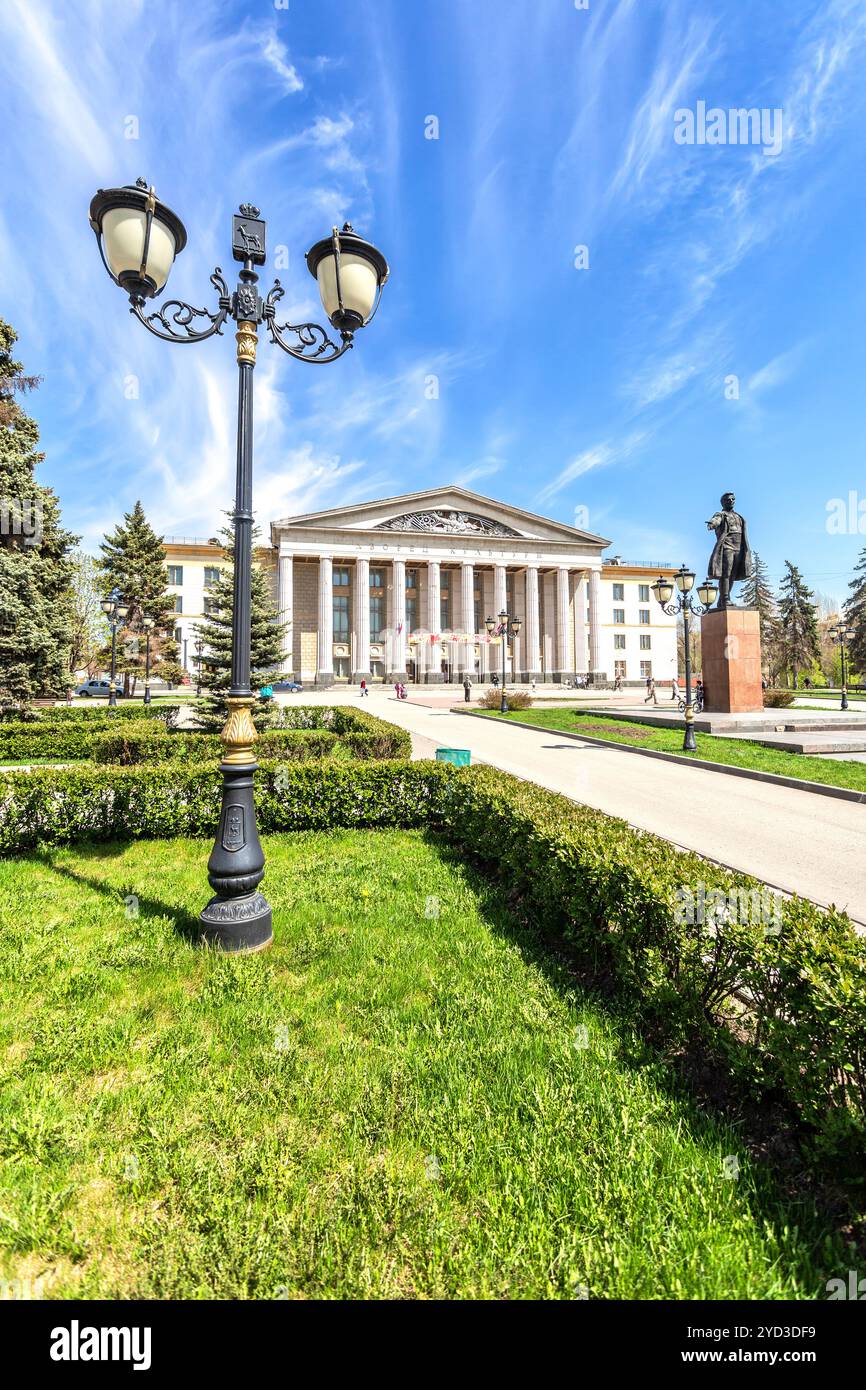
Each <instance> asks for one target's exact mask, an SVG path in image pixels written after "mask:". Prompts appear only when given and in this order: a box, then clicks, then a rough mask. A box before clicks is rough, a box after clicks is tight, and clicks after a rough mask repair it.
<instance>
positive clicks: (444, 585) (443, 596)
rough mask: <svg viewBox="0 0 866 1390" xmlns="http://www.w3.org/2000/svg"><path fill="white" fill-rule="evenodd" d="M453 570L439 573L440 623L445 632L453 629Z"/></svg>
mask: <svg viewBox="0 0 866 1390" xmlns="http://www.w3.org/2000/svg"><path fill="white" fill-rule="evenodd" d="M451 574H452V571H451V570H442V571H441V572H440V575H439V625H440V627H441V629H442V631H443V632H450V630H451Z"/></svg>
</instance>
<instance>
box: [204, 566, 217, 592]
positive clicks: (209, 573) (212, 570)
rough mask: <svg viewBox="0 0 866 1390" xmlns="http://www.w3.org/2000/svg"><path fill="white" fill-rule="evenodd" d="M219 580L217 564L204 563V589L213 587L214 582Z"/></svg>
mask: <svg viewBox="0 0 866 1390" xmlns="http://www.w3.org/2000/svg"><path fill="white" fill-rule="evenodd" d="M219 581H220V568H219V565H205V567H204V586H205V588H206V589H211V588H213V586H214V584H218V583H219Z"/></svg>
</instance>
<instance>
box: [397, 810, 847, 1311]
mask: <svg viewBox="0 0 866 1390" xmlns="http://www.w3.org/2000/svg"><path fill="white" fill-rule="evenodd" d="M422 833H423V835H424V838H425V839H426V840H427V841H428V843H429V844H430V845H432V846H433V847H434V848H435V849H436V851H437V853H438V854H439V856H440V858H441V859H442V860H443V861H444V863H445V864H446V865H447V866H448V867H449V868H457V869H462V871H463V873H464V874H465V876H466V880H467V883H468V886H469V887H470V889H471V890H472V892H473V893H474V894H475V895H476V897H477V899H478V901H479V905H480V907H481V909H482V910H483V912H484V914H485V916H486V917H487V918H488V920H489V921H490V924H491V927H492V929H493V930H494V931H495V932H496V933H498V934H499V935H500V936H503V937H506V938H508V939H509V940H511V941H514V942H516V944H517V945H518V947H519V949H520V951H521V954H522V955H523V957H524V959H525V960H527V961H528V962H531V963H532V965H534V966H536V967H537V968H538V969H540V970H541V972H542V973H543V975H544V976H545V978H546V979H547V980H548V982H549V983H550V984H551V985H552V986H553V987H554V988H555V989H556V990H557V991H558V992H559V993H561V994H567V995H569V996H571V997H574V995H575V994H577V995H578V997H580V996H582V997H583V998H584V999H586V1001H587V1002H589V1003H592V1004H593V1005H594V1006H595V1007H597V1008H600V1009H601V1010H602V1011H603V1012H604V1013H605V1015H606V1016H607V1017H608V1018H609V1019H610V1021H611V1023H612V1024H613V1025H614V1026H615V1028H616V1031H617V1036H618V1040H619V1041H618V1047H617V1057H618V1060H619V1062H620V1063H621V1064H622V1065H623V1066H624V1067H627V1068H628V1069H629V1070H630V1071H633V1072H635V1073H640V1072H648V1073H649V1074H650V1076H651V1079H652V1084H653V1085H654V1086H656V1087H657V1088H658V1089H659V1090H660V1091H663V1092H664V1093H665V1094H666V1095H668V1096H669V1097H670V1098H671V1099H672V1100H674V1101H675V1103H676V1105H677V1107H678V1109H679V1110H680V1111H681V1113H682V1117H683V1120H684V1122H685V1123H686V1124H687V1125H688V1128H689V1130H690V1132H691V1134H692V1135H693V1136H694V1137H695V1138H696V1139H698V1140H699V1141H700V1142H701V1143H702V1144H706V1145H715V1146H721V1145H723V1143H726V1144H727V1145H728V1148H727V1149H726V1150H725V1152H726V1153H731V1154H734V1153H737V1152H739V1153H743V1152H745V1153H746V1154H748V1157H749V1159H750V1162H751V1165H752V1174H753V1178H754V1190H753V1193H752V1195H751V1196H750V1198H749V1201H750V1205H751V1208H752V1211H753V1213H754V1216H755V1220H756V1221H757V1222H763V1221H766V1222H768V1223H770V1224H772V1225H773V1226H774V1227H776V1228H779V1229H784V1228H785V1227H787V1228H788V1229H789V1230H791V1231H794V1230H796V1231H797V1232H798V1236H797V1247H798V1250H799V1251H801V1252H802V1259H803V1267H804V1270H805V1271H808V1274H809V1276H810V1278H811V1277H814V1270H815V1267H816V1266H818V1267H819V1268H822V1267H823V1266H822V1254H823V1255H824V1257H825V1258H827V1257H828V1256H832V1257H833V1261H834V1262H833V1266H832V1268H828V1270H827V1277H829V1276H830V1275H832V1274H836V1273H838V1268H841V1267H842V1266H841V1265H839V1266H838V1268H837V1264H838V1261H839V1260H840V1259H843V1258H848V1257H849V1254H850V1253H851V1252H850V1243H851V1241H852V1240H854V1241H855V1242H857V1244H859V1246H860V1247H861V1248H866V1234H864V1231H863V1230H862V1228H861V1229H859V1230H857V1229H856V1223H857V1221H858V1213H857V1211H856V1210H855V1209H854V1205H853V1198H854V1192H853V1189H852V1188H847V1187H845V1186H843V1185H842V1184H841V1183H840V1182H839V1180H838V1179H837V1177H836V1175H835V1174H834V1175H833V1177H832V1178H826V1177H825V1176H824V1175H821V1174H818V1173H816V1172H815V1170H814V1169H811V1168H810V1167H809V1166H808V1165H807V1163H806V1160H805V1155H804V1152H803V1149H802V1147H801V1140H802V1138H803V1131H802V1130H800V1131H799V1133H798V1129H797V1120H796V1116H795V1115H793V1113H792V1112H791V1111H790V1110H789V1109H788V1108H787V1107H786V1106H785V1105H784V1104H783V1103H781V1102H780V1101H779V1100H777V1099H776V1098H768V1097H762V1098H761V1099H760V1101H755V1100H754V1099H752V1098H750V1097H749V1096H748V1095H747V1094H746V1092H745V1090H744V1089H743V1088H741V1087H739V1086H738V1084H737V1080H736V1077H734V1076H733V1075H732V1074H731V1073H730V1071H729V1070H728V1069H727V1068H725V1067H724V1065H723V1063H722V1062H721V1061H720V1060H719V1059H718V1058H716V1057H714V1056H712V1055H711V1054H710V1052H709V1050H708V1049H707V1048H706V1047H700V1046H698V1045H695V1046H693V1047H690V1048H689V1049H685V1048H683V1047H681V1046H678V1045H672V1044H671V1042H670V1040H669V1039H665V1037H664V1034H663V1031H662V1028H661V1026H659V1027H658V1028H653V1026H652V1025H651V1024H646V1025H642V1023H641V1021H640V1020H639V1019H636V1018H635V1015H634V1013H633V1012H632V1011H629V1010H628V1008H627V1007H626V1006H625V1005H624V1003H623V1001H622V999H621V997H618V995H617V989H616V982H615V981H612V980H611V979H610V978H609V977H608V978H603V979H602V978H599V977H598V976H594V975H593V974H592V973H591V972H590V971H589V970H588V969H587V968H585V967H584V966H583V963H582V961H581V960H580V958H579V955H578V953H577V952H576V951H573V950H572V949H571V948H570V946H569V943H568V942H567V941H566V940H565V939H564V938H563V939H559V938H556V937H550V936H547V935H545V934H544V933H543V932H542V931H541V930H539V929H537V928H535V927H533V926H532V924H531V922H529V921H528V920H527V919H526V916H525V915H524V912H523V909H522V907H521V903H520V902H519V901H515V900H511V901H509V900H508V898H507V885H505V884H503V882H502V881H501V880H499V879H498V878H497V877H495V872H496V866H495V865H491V864H488V863H487V861H485V860H484V859H483V858H481V857H480V856H479V857H476V858H470V857H468V856H466V855H465V854H463V853H462V852H461V851H460V850H458V849H456V848H455V847H454V846H453V845H452V844H451V843H450V842H449V841H448V840H447V839H446V838H445V836H444V835H443V834H441V833H440V832H437V831H435V830H425V831H423V832H422ZM504 894H505V895H506V896H505V901H503V896H504ZM828 1236H830V1237H832V1238H833V1239H834V1243H836V1245H837V1248H836V1249H835V1250H833V1251H829V1250H827V1249H826V1248H825V1249H824V1250H823V1251H822V1248H821V1247H822V1246H826V1242H827V1237H828ZM845 1243H847V1244H848V1247H849V1248H848V1250H846V1249H845ZM804 1282H805V1280H804ZM817 1296H818V1290H817V1289H816V1297H817Z"/></svg>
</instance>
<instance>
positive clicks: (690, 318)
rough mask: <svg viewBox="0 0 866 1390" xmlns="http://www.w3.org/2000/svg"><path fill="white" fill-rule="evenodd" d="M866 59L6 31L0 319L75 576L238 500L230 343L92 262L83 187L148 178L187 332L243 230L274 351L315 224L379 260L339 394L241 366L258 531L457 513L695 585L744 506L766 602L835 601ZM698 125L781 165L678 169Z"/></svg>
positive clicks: (299, 11) (718, 43)
mask: <svg viewBox="0 0 866 1390" xmlns="http://www.w3.org/2000/svg"><path fill="white" fill-rule="evenodd" d="M864 59H866V6H864V5H863V3H862V0H820V3H819V2H818V0H786V3H780V2H779V0H748V3H744V2H743V0H716V3H708V2H707V0H589V6H588V8H587V9H577V8H576V6H575V3H574V0H354V3H352V4H351V5H347V4H345V3H344V2H343V0H341V3H337V0H288V5H287V7H285V8H283V7H282V5H281V4H280V3H279V0H278V3H277V4H274V3H273V0H267V2H266V0H260V2H259V0H246V2H245V3H244V2H242V0H237V3H231V0H221V3H220V4H219V5H198V4H193V3H181V0H105V2H104V3H103V0H4V4H3V6H2V8H0V117H2V129H3V132H4V144H5V145H6V157H5V158H4V160H3V166H2V172H0V180H2V196H0V313H2V315H3V316H4V317H6V318H8V319H9V320H10V321H11V322H12V323H13V324H14V325H15V327H16V328H17V329H18V331H19V333H20V343H19V348H20V354H21V356H22V358H23V359H24V361H25V363H26V366H27V369H28V370H30V371H33V372H38V373H40V374H41V375H42V376H43V378H44V381H43V385H42V386H41V388H40V390H39V392H38V393H37V395H36V397H34V398H33V408H34V412H35V413H36V414H37V415H38V418H39V421H40V424H41V428H42V434H43V445H44V448H45V450H46V454H47V457H46V462H45V464H44V466H43V468H42V470H41V479H42V481H43V482H47V483H50V484H51V485H52V486H54V487H55V489H56V490H57V491H58V493H59V495H60V498H61V500H62V503H63V507H64V514H65V517H66V520H67V522H68V523H69V524H70V525H71V526H72V527H74V528H75V529H76V530H78V531H80V532H82V533H83V534H84V537H85V544H86V545H88V546H90V547H93V546H95V544H96V543H97V541H98V539H99V537H100V535H101V534H102V532H103V531H105V530H106V529H109V528H110V527H112V526H113V525H114V524H115V522H116V520H117V519H118V517H119V514H120V512H121V511H122V510H123V509H128V508H129V507H130V506H131V505H132V503H133V502H134V501H135V499H136V498H137V497H140V498H141V499H142V501H143V502H144V505H145V508H146V510H147V512H148V514H149V516H150V517H151V519H152V520H153V521H154V523H155V524H156V525H157V526H158V527H159V528H160V529H161V530H163V531H164V532H165V533H167V534H171V535H210V534H212V533H213V532H214V530H215V528H216V526H217V523H218V519H219V514H220V512H221V510H222V509H224V508H225V507H226V506H227V505H228V504H229V501H230V498H231V495H232V479H233V471H234V433H235V423H234V422H235V389H236V387H235V366H234V360H233V352H232V347H233V341H232V339H231V338H230V337H229V336H228V335H227V336H226V337H225V338H216V339H212V340H210V341H208V342H207V343H204V344H200V345H198V346H188V347H172V346H169V345H167V344H163V343H160V342H158V341H157V340H155V339H153V338H151V337H150V336H149V335H148V334H147V333H146V332H145V331H144V330H143V329H142V328H141V326H140V325H139V324H137V323H136V322H135V321H134V320H132V319H131V318H130V316H129V314H128V312H127V308H126V304H125V301H124V299H123V298H122V296H121V294H120V292H119V291H118V290H117V289H116V288H115V287H114V286H112V284H111V283H110V281H109V280H108V277H107V276H106V275H105V272H104V271H103V269H102V266H101V264H100V262H99V259H98V256H97V253H96V247H95V244H94V241H93V236H92V233H91V231H90V229H89V227H88V223H87V207H88V204H89V200H90V197H91V195H92V193H93V191H94V190H95V189H96V188H97V187H99V186H105V187H108V186H111V185H112V184H115V183H125V182H131V181H132V180H134V179H135V178H136V177H137V176H138V175H139V174H143V175H144V176H145V177H146V178H147V179H148V180H149V181H151V182H153V183H154V184H155V186H156V189H157V192H158V194H159V195H160V197H162V198H163V199H164V200H165V201H166V202H167V203H168V204H169V205H170V206H171V207H172V208H174V209H175V211H177V212H178V213H179V214H180V216H181V217H182V218H183V220H184V222H185V223H186V226H187V231H188V234H189V244H188V246H187V249H186V250H185V251H184V252H183V254H182V255H181V256H180V257H179V259H178V261H177V263H176V265H175V268H174V270H173V272H172V276H171V279H170V281H169V289H170V293H171V294H172V295H173V296H174V295H178V296H180V297H182V298H187V299H189V300H191V301H192V302H193V303H194V304H197V305H202V304H205V303H207V302H210V297H211V296H212V294H213V292H212V290H211V287H210V285H209V281H208V277H209V274H210V272H211V270H212V269H213V267H214V266H215V265H216V264H220V265H221V266H222V267H223V269H224V270H229V269H231V267H232V262H231V258H230V251H229V249H228V246H229V230H230V218H231V214H232V212H233V210H234V209H235V206H236V205H237V203H238V202H241V201H252V202H254V203H256V204H257V205H258V206H260V207H261V209H262V211H263V215H265V216H266V217H267V219H268V236H269V249H270V252H271V256H272V257H273V255H274V253H275V251H276V249H277V247H279V246H283V247H287V248H288V257H289V266H288V270H285V271H283V270H280V271H279V272H276V273H279V275H280V278H281V280H282V281H283V283H284V285H285V286H286V289H287V294H286V298H285V300H284V301H283V303H282V305H281V309H286V310H288V312H289V314H291V316H292V317H293V318H295V317H297V318H300V319H306V318H310V317H319V318H321V314H320V311H319V310H318V296H317V291H316V286H315V284H314V282H313V280H312V279H311V278H310V277H309V275H308V273H307V270H306V267H305V265H304V261H303V252H304V251H305V250H306V249H307V247H308V246H309V245H310V244H311V243H312V242H313V241H314V240H317V239H318V238H319V237H320V236H322V235H325V234H327V232H328V230H329V229H330V227H331V226H332V224H333V223H334V222H342V221H343V220H344V219H345V218H350V219H351V220H352V222H353V223H354V225H355V227H356V228H357V229H358V230H359V231H361V232H363V233H364V234H365V235H367V236H369V237H370V238H371V239H372V240H374V241H375V242H376V243H377V244H378V245H379V246H380V247H381V248H382V250H383V251H384V252H385V253H386V255H387V256H388V258H389V260H390V262H391V267H392V280H391V283H390V284H389V285H388V287H387V289H386V293H385V298H384V300H383V304H382V307H381V310H380V313H379V316H378V317H377V319H376V321H375V323H374V324H373V325H371V327H370V329H369V330H368V331H367V332H365V333H362V334H360V335H359V340H358V342H357V346H356V349H355V351H354V352H353V353H351V354H349V355H348V356H347V357H346V358H344V359H342V360H341V361H340V362H339V363H337V364H335V365H333V366H331V367H319V368H312V367H307V366H304V365H301V364H298V363H295V362H293V361H291V360H290V359H289V358H287V357H285V356H284V355H283V354H282V353H280V352H279V351H278V349H276V348H273V347H270V346H269V345H268V344H267V343H266V342H263V343H262V345H261V346H260V349H259V366H258V367H257V370H256V427H257V430H256V475H255V506H256V510H257V513H258V516H259V519H260V521H261V522H263V523H267V522H268V521H269V520H270V519H272V518H273V517H275V516H277V515H285V514H287V513H289V512H292V511H306V510H310V509H313V508H317V507H328V506H336V505H338V504H341V503H343V502H347V501H351V500H353V499H363V498H367V497H374V496H378V495H386V494H390V493H395V492H403V491H413V490H416V489H421V488H426V487H432V486H435V485H436V484H438V483H445V482H451V481H456V482H462V483H464V484H465V485H466V486H468V487H471V488H474V489H476V490H477V491H479V492H481V493H484V494H486V495H489V496H494V497H501V498H503V499H506V500H508V501H510V502H513V503H515V504H517V505H521V506H526V507H528V508H530V509H531V510H533V511H540V512H543V513H545V514H547V515H550V516H554V517H558V518H560V519H562V520H564V521H574V519H575V516H576V515H577V516H578V518H579V519H582V521H583V523H584V524H587V525H588V527H589V529H591V530H594V531H597V532H599V533H601V534H603V535H605V536H609V537H611V538H612V541H613V549H614V550H616V551H619V552H620V553H621V554H622V555H623V556H624V557H625V558H627V559H638V560H639V559H667V558H670V559H672V560H674V561H676V562H677V563H679V562H680V561H681V560H683V559H685V560H687V561H689V562H690V563H691V564H693V565H694V566H695V568H701V567H702V566H705V564H706V560H707V557H708V555H709V550H710V545H709V540H710V539H711V538H708V534H707V532H706V529H705V527H704V525H703V523H704V521H705V519H706V518H707V517H708V516H710V515H711V513H712V512H713V511H714V510H715V509H716V506H717V503H718V498H719V495H720V493H721V492H722V491H724V490H727V489H729V488H730V489H732V490H733V491H734V492H735V493H736V494H737V498H738V505H739V506H740V507H742V509H743V511H744V512H745V513H746V515H747V517H748V519H749V523H750V530H751V535H752V541H753V545H755V546H756V548H757V549H758V550H759V551H760V552H761V553H762V554H763V555H764V556H765V558H766V559H767V561H768V563H769V564H770V568H771V571H772V572H773V573H774V575H775V574H777V573H778V571H779V570H780V568H781V565H782V562H783V560H784V559H786V558H789V559H792V560H793V561H794V562H795V563H798V564H799V565H800V567H801V568H802V569H803V571H804V572H805V573H806V575H807V577H808V578H809V580H810V582H811V583H812V584H813V586H814V587H815V588H817V589H818V590H820V591H822V592H824V593H826V594H829V595H843V594H844V592H845V589H846V584H847V579H848V577H849V574H850V570H851V568H852V566H853V563H854V561H855V558H856V555H857V553H858V551H859V550H860V549H861V548H862V547H863V546H864V545H866V538H864V534H863V533H860V534H858V533H857V531H856V527H857V522H856V519H854V520H853V522H851V523H849V527H848V530H849V532H852V533H851V534H831V533H830V532H828V529H827V517H828V510H827V509H828V504H829V503H831V501H832V499H834V498H845V499H847V498H848V496H849V493H851V492H852V491H854V492H855V493H857V496H858V498H866V470H864V460H863V438H864V416H866V389H864V383H866V346H864V344H866V331H864V324H866V313H864V310H866V277H864V274H863V260H864V258H863V246H864V229H866V185H864V179H863V150H864V145H866V84H864V83H863V80H862V74H863V70H864ZM701 101H703V102H705V103H706V104H707V107H709V108H715V107H718V108H722V109H723V110H728V109H729V108H738V107H749V108H751V107H755V108H766V109H767V110H768V111H775V110H778V109H780V110H781V111H782V113H783V140H782V148H781V150H780V151H779V152H778V153H776V154H768V153H765V152H764V149H763V148H762V147H761V146H760V145H745V144H724V145H710V144H691V145H687V144H679V143H677V141H676V139H675V127H676V119H677V118H676V113H677V111H680V110H683V109H690V110H693V111H696V110H697V104H698V103H699V102H701ZM431 116H434V117H436V119H437V121H438V139H428V138H425V132H429V131H430V130H431V122H430V121H429V119H428V118H429V117H431ZM130 117H134V118H135V120H134V121H131V120H130V119H129V118H130ZM130 134H135V135H136V136H137V138H128V137H129V135H130ZM579 246H585V247H586V248H587V249H588V261H589V264H588V267H587V268H578V267H577V266H576V264H575V261H576V259H580V258H579V256H576V253H575V251H576V248H577V247H579ZM274 274H275V272H274V269H273V263H271V264H270V265H269V266H267V267H265V271H264V274H263V277H262V285H263V289H266V288H267V287H268V285H269V284H270V282H271V280H272V279H273V278H274ZM131 376H134V377H136V378H137V381H138V398H137V399H129V394H130V390H129V378H130V377H131ZM434 376H435V377H436V378H437V379H438V398H433V399H430V398H429V397H430V394H431V393H430V388H429V384H428V383H429V379H430V378H431V377H434ZM732 377H736V378H737V382H738V389H739V398H738V399H730V398H729V396H730V395H731V392H732V390H733V389H734V388H733V387H732V386H731V382H730V379H731V378H732ZM858 489H859V492H858ZM581 508H585V509H586V510H585V512H582V511H579V510H578V509H581ZM864 511H866V507H864ZM861 525H862V526H863V530H864V531H866V518H864V519H863V521H862V522H861Z"/></svg>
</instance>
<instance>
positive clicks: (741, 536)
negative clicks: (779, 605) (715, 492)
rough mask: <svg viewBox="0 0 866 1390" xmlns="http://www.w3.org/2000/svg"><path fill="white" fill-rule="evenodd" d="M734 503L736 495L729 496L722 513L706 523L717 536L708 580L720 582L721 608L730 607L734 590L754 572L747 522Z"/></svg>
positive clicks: (716, 514)
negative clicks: (735, 508) (736, 585)
mask: <svg viewBox="0 0 866 1390" xmlns="http://www.w3.org/2000/svg"><path fill="white" fill-rule="evenodd" d="M735 501H736V498H735V497H734V494H733V493H732V492H726V493H725V494H724V496H723V497H722V499H721V502H722V510H721V511H720V512H716V513H715V515H714V516H711V517H710V519H709V521H708V522H707V530H708V531H715V533H716V543H715V545H714V546H713V553H712V555H711V556H710V563H709V566H708V568H707V576H708V578H710V579H717V580H718V581H719V601H718V604H717V605H716V606H717V607H718V608H730V607H731V590H732V589H733V587H734V585H735V584H738V583H739V582H740V580H741V579H748V577H749V575H750V574H751V573H752V569H753V563H752V552H751V550H750V549H749V535H748V532H747V530H746V519H745V517H742V516H740V514H739V512H735V511H734V502H735Z"/></svg>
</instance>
